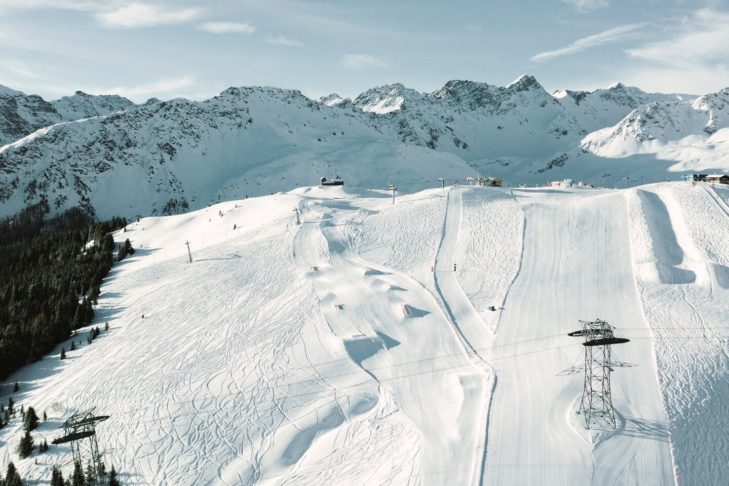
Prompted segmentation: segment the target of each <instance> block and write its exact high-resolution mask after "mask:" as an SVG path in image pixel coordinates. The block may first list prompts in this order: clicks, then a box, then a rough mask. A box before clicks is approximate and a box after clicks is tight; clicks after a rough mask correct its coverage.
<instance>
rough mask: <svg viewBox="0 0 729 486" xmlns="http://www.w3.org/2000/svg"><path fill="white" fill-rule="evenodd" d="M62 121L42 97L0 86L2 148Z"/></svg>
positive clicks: (0, 137) (0, 138)
mask: <svg viewBox="0 0 729 486" xmlns="http://www.w3.org/2000/svg"><path fill="white" fill-rule="evenodd" d="M60 121H61V115H59V114H58V112H56V110H55V108H53V105H52V104H50V103H48V102H47V101H45V100H44V99H43V98H41V97H40V96H37V95H30V96H28V95H26V94H25V93H21V92H20V91H15V90H13V89H10V88H7V87H5V86H2V85H0V147H1V146H3V145H5V144H7V143H10V142H13V141H15V140H18V139H19V138H22V137H24V136H26V135H28V134H29V133H32V132H34V131H36V130H38V129H39V128H43V127H47V126H49V125H52V124H54V123H58V122H60Z"/></svg>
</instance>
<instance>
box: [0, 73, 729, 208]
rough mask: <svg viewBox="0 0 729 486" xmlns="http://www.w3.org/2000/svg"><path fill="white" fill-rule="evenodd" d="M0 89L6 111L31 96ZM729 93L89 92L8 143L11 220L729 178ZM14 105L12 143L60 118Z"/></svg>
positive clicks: (476, 86) (5, 198)
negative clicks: (47, 207)
mask: <svg viewBox="0 0 729 486" xmlns="http://www.w3.org/2000/svg"><path fill="white" fill-rule="evenodd" d="M5 92H6V93H7V94H6V96H5V97H4V98H2V99H5V100H6V102H7V103H10V104H11V105H12V104H13V103H17V102H19V101H22V102H23V103H26V102H28V103H29V102H30V101H28V100H29V99H30V98H32V97H25V96H24V95H23V96H21V97H20V98H19V101H13V100H15V98H16V97H18V96H20V95H17V94H13V93H16V92H12V91H9V90H6V91H5ZM728 92H729V91H727V90H723V91H720V92H718V93H714V94H709V95H705V96H702V97H699V98H694V97H692V96H688V95H663V94H651V93H645V92H643V91H641V90H639V89H637V88H632V87H626V86H623V85H622V84H617V85H614V86H612V87H611V88H608V89H605V90H596V91H593V92H572V91H561V92H557V93H555V94H554V95H552V94H549V93H547V92H546V91H545V90H544V88H543V87H542V86H541V85H540V84H539V82H538V81H537V80H536V79H535V78H534V77H532V76H527V75H525V76H520V77H519V78H517V79H516V80H515V81H514V82H513V83H511V84H509V85H508V86H505V87H500V86H493V85H489V84H486V83H479V82H474V81H462V80H454V81H449V82H448V83H446V84H445V85H444V86H443V87H442V88H441V89H438V90H436V91H434V92H432V93H420V92H417V91H415V90H412V89H409V88H407V87H405V86H403V85H401V84H392V85H386V86H382V87H378V88H373V89H370V90H367V91H365V92H364V93H362V94H361V95H359V96H357V97H356V98H355V99H354V100H350V99H344V98H342V97H340V96H338V95H330V96H328V97H323V98H321V99H320V100H319V102H315V101H312V100H310V99H308V98H306V97H305V96H303V95H302V94H301V93H300V92H298V91H291V90H282V89H276V88H230V89H228V90H226V91H224V92H223V93H221V94H220V95H219V96H216V97H214V98H212V99H209V100H205V101H200V102H193V101H188V100H184V99H175V100H171V101H166V102H160V101H159V100H150V101H149V102H147V103H145V104H143V105H139V106H130V105H129V103H130V102H128V100H125V99H123V98H119V97H92V96H88V95H84V94H81V93H78V94H77V95H74V96H73V97H68V98H62V99H61V100H59V101H57V102H54V103H56V105H55V106H56V108H58V110H59V111H57V110H56V108H54V107H53V106H50V105H49V104H47V103H46V104H45V105H44V104H43V103H45V102H43V101H42V100H40V99H39V98H38V99H37V100H35V102H37V104H38V107H36V108H35V111H33V110H30V108H28V109H25V108H24V109H25V111H28V113H31V111H32V113H36V114H38V113H40V114H43V113H46V112H44V111H43V110H42V108H43V107H46V109H47V110H50V111H48V112H47V113H46V115H48V116H51V117H52V116H56V115H57V119H56V120H55V121H53V123H56V122H58V121H60V119H61V118H60V117H61V114H64V116H67V117H76V116H80V115H82V114H84V115H87V114H91V115H94V116H92V117H91V118H90V119H88V120H77V121H74V122H72V123H57V124H56V125H53V126H51V127H47V126H46V127H44V128H40V129H39V130H38V131H37V132H34V133H32V134H30V135H28V136H27V137H25V138H23V139H21V140H18V141H15V142H13V143H10V144H8V145H6V146H4V147H2V148H0V216H2V215H9V214H13V213H15V212H17V211H18V210H19V209H21V208H22V207H24V206H26V205H27V204H30V203H33V202H37V201H38V200H40V199H41V198H46V199H48V200H49V202H51V207H52V208H53V210H57V211H60V210H62V209H65V208H68V207H70V206H75V205H81V206H83V207H85V208H87V209H88V210H89V211H95V213H96V214H97V215H99V216H112V215H118V214H121V215H125V216H135V215H138V214H139V215H146V214H169V213H174V212H177V211H179V210H185V209H187V208H191V209H192V208H200V207H204V206H205V205H208V204H211V203H214V202H217V201H220V200H224V199H230V198H235V197H239V196H245V195H250V196H253V195H262V194H270V193H273V192H277V191H287V190H291V189H292V188H295V187H300V186H305V185H308V184H312V183H314V182H315V181H318V180H319V178H320V177H333V176H335V175H340V176H341V177H343V178H344V180H345V183H346V184H347V185H348V186H354V187H357V188H360V189H361V190H367V189H370V188H382V187H387V185H388V184H391V183H392V184H396V185H397V186H398V187H400V189H401V190H406V191H409V190H420V189H422V188H424V187H433V186H435V185H436V184H437V182H436V181H437V178H439V177H443V178H446V179H448V180H449V181H456V180H460V181H463V180H464V179H465V178H466V177H468V176H473V175H483V176H500V177H503V178H505V179H506V180H507V182H508V183H510V184H512V185H519V184H544V183H545V182H548V181H551V180H559V179H574V180H576V181H577V180H582V181H585V182H590V183H593V184H597V185H600V186H608V187H615V186H617V185H622V184H624V183H625V181H627V180H632V181H639V182H643V183H645V182H651V181H661V180H666V179H677V178H678V177H679V176H680V175H681V174H686V173H690V172H692V171H696V170H701V171H712V172H714V171H724V170H729V160H728V159H727V156H726V153H727V152H726V144H725V143H724V140H725V139H726V138H727V135H726V134H725V133H723V132H722V130H723V129H724V128H727V119H728V118H727V115H726V111H727V98H728V96H729V95H727V93H728ZM21 95H22V94H21ZM36 98H37V97H36ZM46 105H48V106H46ZM24 106H25V105H24ZM13 109H14V110H15V111H13V110H9V111H8V110H6V113H10V114H11V115H12V116H11V115H8V117H10V118H8V117H6V119H7V120H10V121H6V126H8V127H15V128H13V130H15V132H14V133H16V134H17V133H21V132H23V131H24V130H29V129H30V127H31V125H32V126H38V125H46V124H48V123H49V121H50V120H45V119H43V120H35V121H34V122H33V123H34V125H33V124H29V123H30V122H26V121H23V120H25V118H23V117H18V116H16V115H15V113H16V112H18V109H15V108H13ZM29 110H30V111H29ZM120 110H122V111H120ZM54 113H55V114H56V115H53V114H54ZM105 113H107V114H105ZM38 116H40V115H38ZM13 117H15V118H13ZM28 117H30V115H28ZM28 117H26V118H28ZM41 118H43V117H41ZM11 119H12V120H15V121H16V122H17V120H21V121H23V122H22V123H20V122H18V123H20V125H18V123H15V122H13V121H12V120H11ZM13 123H15V124H13ZM16 125H17V126H16ZM18 127H20V128H18ZM127 188H132V189H131V190H129V189H127Z"/></svg>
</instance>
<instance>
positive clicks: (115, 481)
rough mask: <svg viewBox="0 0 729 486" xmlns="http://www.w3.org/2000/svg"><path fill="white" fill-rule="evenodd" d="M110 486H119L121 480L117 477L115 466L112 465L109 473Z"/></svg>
mask: <svg viewBox="0 0 729 486" xmlns="http://www.w3.org/2000/svg"><path fill="white" fill-rule="evenodd" d="M109 486H119V480H118V479H117V477H116V469H114V465H113V464H112V465H111V471H110V472H109Z"/></svg>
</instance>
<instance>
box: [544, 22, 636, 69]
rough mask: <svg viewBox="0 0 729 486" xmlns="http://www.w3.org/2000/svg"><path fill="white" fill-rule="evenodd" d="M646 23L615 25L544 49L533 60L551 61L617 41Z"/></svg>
mask: <svg viewBox="0 0 729 486" xmlns="http://www.w3.org/2000/svg"><path fill="white" fill-rule="evenodd" d="M645 25H646V24H628V25H621V26H620V27H615V28H613V29H610V30H606V31H604V32H600V33H598V34H593V35H588V36H587V37H583V38H582V39H577V40H576V41H574V42H572V43H571V44H569V45H567V46H565V47H561V48H559V49H555V50H553V51H544V52H540V53H538V54H535V55H534V56H532V57H531V60H532V61H536V62H544V61H549V60H550V59H554V58H555V57H559V56H566V55H568V54H575V53H577V52H581V51H584V50H585V49H589V48H591V47H595V46H599V45H602V44H607V43H609V42H615V41H617V40H620V39H624V38H625V37H627V36H629V35H630V34H632V33H633V32H635V31H636V30H637V29H639V28H641V27H644V26H645Z"/></svg>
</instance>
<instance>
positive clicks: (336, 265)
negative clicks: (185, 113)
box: [0, 183, 729, 485]
mask: <svg viewBox="0 0 729 486" xmlns="http://www.w3.org/2000/svg"><path fill="white" fill-rule="evenodd" d="M727 200H729V191H727V190H726V189H723V188H720V187H711V186H708V185H705V184H697V185H691V184H689V183H667V184H653V185H647V186H641V187H638V188H634V189H627V190H590V189H577V188H559V189H548V188H542V189H519V190H517V189H514V190H509V189H496V188H458V187H446V188H445V189H441V188H436V189H429V190H425V191H421V192H414V193H406V194H398V196H397V198H396V201H395V204H393V203H392V199H391V197H390V194H389V193H388V192H387V191H384V190H381V189H378V190H371V191H361V190H357V191H352V190H351V189H349V188H347V186H344V187H327V188H320V187H301V188H298V189H296V190H293V191H290V192H287V193H277V194H273V195H269V196H262V197H250V198H247V199H237V200H231V201H227V202H222V203H219V204H214V205H211V206H208V207H205V208H202V209H199V210H196V211H193V212H190V213H186V214H180V215H176V216H166V217H150V218H142V219H140V220H139V222H134V223H131V224H129V225H128V226H127V228H126V231H119V232H118V233H116V235H115V239H116V240H117V241H123V240H125V239H127V238H129V239H130V240H131V242H132V244H133V246H134V247H135V249H136V250H137V251H136V253H135V254H134V255H133V256H131V257H128V258H127V259H126V260H124V261H123V262H121V263H118V264H116V265H115V267H114V268H113V270H112V273H111V275H110V276H109V277H108V278H107V279H106V280H105V282H104V284H103V286H102V294H101V296H100V300H99V306H98V308H97V320H96V321H95V322H94V325H98V326H100V327H103V325H104V323H105V322H109V325H110V327H111V329H110V331H109V332H106V333H102V334H101V336H100V337H98V338H97V339H96V340H95V341H94V342H93V343H92V344H91V345H86V344H83V345H81V344H80V345H79V349H77V350H75V351H68V349H69V345H70V343H69V342H67V343H65V346H66V350H67V355H68V358H67V359H66V360H64V361H61V360H59V359H58V354H59V352H60V346H59V347H58V349H57V350H56V352H55V353H52V354H51V355H50V356H48V357H47V358H45V359H44V360H42V361H41V362H38V363H34V364H31V365H29V366H27V367H25V368H23V369H21V370H20V371H18V372H17V373H16V374H15V375H13V376H11V377H9V379H8V380H7V383H6V384H4V385H2V386H0V400H1V401H3V402H5V401H6V400H7V397H8V395H9V393H10V391H11V387H10V386H9V385H8V384H9V383H14V382H16V381H17V382H18V383H19V384H20V387H21V390H20V392H18V393H16V394H14V398H15V399H16V402H17V403H18V405H21V404H22V405H25V406H26V407H27V406H33V407H34V408H35V409H36V410H37V411H38V412H39V413H42V412H43V411H46V412H47V413H48V416H49V420H48V422H47V423H42V424H41V426H40V427H39V429H38V430H37V431H36V432H35V433H34V437H35V439H36V441H38V440H42V439H43V438H47V439H48V440H49V442H50V440H51V439H52V438H53V437H56V436H58V435H59V433H60V430H59V429H58V427H59V426H60V424H61V423H62V422H63V420H65V419H66V418H67V417H68V416H70V415H71V414H72V413H74V412H77V411H81V410H86V409H88V408H91V407H96V410H97V411H98V412H99V413H104V414H108V415H110V416H111V418H110V419H109V420H108V421H106V422H103V423H101V424H99V426H98V428H97V430H98V434H99V435H98V438H99V442H100V446H101V448H102V450H104V451H105V458H106V460H107V463H109V464H110V463H113V464H114V465H115V467H116V468H117V469H118V470H120V471H122V472H123V476H122V478H123V480H124V481H125V484H140V485H141V484H170V485H173V484H174V485H188V484H189V485H192V484H219V485H225V484H228V485H232V484H595V485H607V484H681V485H683V484H687V485H689V484H721V483H722V481H723V480H724V478H725V477H727V475H729V469H728V468H727V464H726V461H725V459H726V456H727V453H728V452H729V442H727V434H726V424H725V420H726V416H727V415H728V414H729V409H727V397H729V385H728V384H729V380H728V379H727V378H729V376H727V375H728V374H729V340H728V338H727V333H726V324H725V322H726V316H728V315H729V304H727V303H728V302H729V295H727V292H729V251H728V250H727V248H729V246H727V243H728V241H727V240H728V239H729V218H728V216H729V207H728V206H727V202H726V201H727ZM294 209H298V211H299V213H300V217H301V221H302V223H301V224H300V225H297V224H296V219H295V217H296V216H295V214H294ZM185 242H189V244H190V248H191V251H192V256H193V262H192V263H188V261H187V260H188V257H187V247H186V245H185ZM454 264H455V265H456V267H455V271H454ZM491 305H493V306H495V307H496V310H495V311H490V310H488V307H489V306H491ZM142 316H143V317H142ZM596 317H600V318H603V319H606V320H608V321H609V322H610V323H611V324H613V325H615V326H616V334H617V335H619V336H624V337H628V338H630V339H631V341H630V342H629V343H627V344H623V345H620V346H616V347H615V348H616V349H615V353H616V355H617V357H618V358H619V359H620V360H621V361H624V362H626V363H628V364H630V365H631V366H630V367H617V368H616V369H615V371H614V373H613V375H612V382H613V401H614V404H615V408H616V411H617V417H618V427H617V428H616V429H615V430H610V429H607V428H605V427H602V426H599V427H596V428H594V429H592V430H589V431H588V430H585V428H584V426H583V424H582V417H581V416H579V415H577V414H576V410H577V405H578V403H579V398H580V396H581V392H582V375H581V373H577V374H569V373H565V372H564V371H565V370H568V369H570V368H571V367H573V366H574V365H579V364H580V363H581V360H582V353H583V347H582V346H581V343H580V342H579V340H577V339H575V338H572V337H568V336H567V332H569V331H572V330H575V329H577V328H578V327H579V322H578V320H579V319H594V318H596ZM85 332H86V331H85V330H84V331H82V334H81V335H80V336H78V337H75V338H73V339H75V340H76V341H77V342H79V341H84V342H85V339H84V338H85V334H84V333H85ZM20 434H21V424H20V420H19V419H17V418H16V419H14V420H13V421H11V423H10V425H9V426H7V427H5V428H4V429H2V430H0V470H4V468H5V466H6V464H7V462H8V461H9V460H13V461H14V462H15V464H16V466H18V469H19V470H20V473H21V475H22V476H23V478H24V479H26V480H29V482H32V481H34V480H47V478H48V477H49V476H50V468H51V465H52V464H54V463H59V464H61V465H62V466H63V468H64V473H65V474H67V473H68V472H70V464H69V461H70V451H69V448H68V446H52V447H51V449H50V452H49V453H48V454H44V455H38V456H36V457H37V459H38V464H37V465H35V464H34V458H29V459H24V460H21V459H19V458H18V456H17V453H16V451H15V447H16V444H17V442H18V441H19V438H20Z"/></svg>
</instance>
